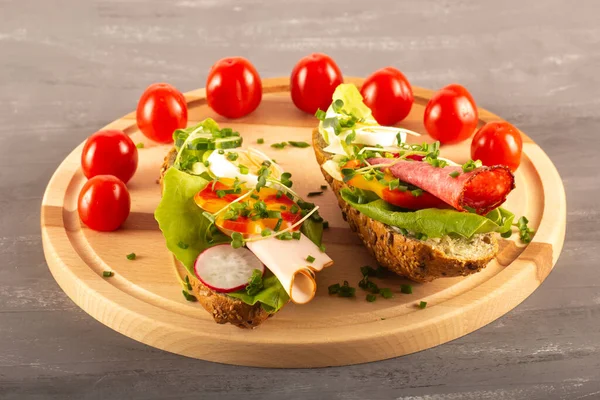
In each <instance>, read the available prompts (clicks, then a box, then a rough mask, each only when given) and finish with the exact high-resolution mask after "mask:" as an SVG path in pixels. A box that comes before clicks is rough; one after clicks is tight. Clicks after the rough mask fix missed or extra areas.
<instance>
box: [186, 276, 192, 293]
mask: <svg viewBox="0 0 600 400" xmlns="http://www.w3.org/2000/svg"><path fill="white" fill-rule="evenodd" d="M185 285H186V286H187V288H188V290H192V284H191V283H190V277H189V276H187V275H186V276H185Z"/></svg>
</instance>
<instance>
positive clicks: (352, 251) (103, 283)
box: [41, 78, 566, 368]
mask: <svg viewBox="0 0 600 400" xmlns="http://www.w3.org/2000/svg"><path fill="white" fill-rule="evenodd" d="M347 81H349V82H355V83H357V84H360V83H361V80H360V79H356V78H348V79H347ZM263 89H264V92H265V93H264V95H263V100H262V102H261V105H260V107H259V108H258V109H257V110H256V111H255V112H254V113H252V114H250V115H248V116H246V117H244V118H240V119H238V120H235V121H230V120H229V121H228V120H225V119H223V118H222V117H220V116H218V115H217V114H215V113H214V112H213V111H212V110H210V108H209V107H208V106H207V104H206V101H205V90H204V89H199V90H195V91H192V92H189V93H186V94H185V96H186V100H187V101H188V115H189V120H188V125H189V126H193V125H194V124H196V123H198V122H199V121H201V120H203V119H205V118H208V117H210V118H214V119H216V120H217V121H218V122H220V124H221V126H227V127H231V128H233V129H235V130H238V131H239V132H241V133H242V135H243V137H244V141H245V143H246V146H252V145H254V146H258V145H256V141H257V139H258V138H264V139H265V141H266V144H265V145H264V146H258V147H261V149H262V150H264V151H266V152H267V153H268V154H269V155H270V156H271V157H273V158H276V159H277V160H278V161H279V163H280V165H281V166H282V168H283V169H284V170H286V171H289V172H291V173H292V176H293V177H294V190H295V191H296V192H297V193H298V194H299V195H300V196H303V197H304V196H306V194H307V193H309V192H311V191H314V189H315V188H317V187H318V186H320V184H322V183H323V182H324V181H323V177H322V175H321V172H320V170H319V166H318V164H317V163H316V160H313V155H312V152H311V151H310V149H296V148H292V147H289V148H287V149H284V150H279V151H277V150H275V149H272V148H269V147H267V145H268V144H270V143H274V142H278V141H280V140H281V136H285V138H286V139H288V140H306V139H307V138H308V140H310V138H311V136H312V132H313V130H314V125H315V118H314V117H312V116H310V115H306V114H304V113H302V112H300V111H298V110H297V109H296V108H295V106H294V105H293V103H292V101H291V99H290V95H289V84H288V78H274V79H264V80H263ZM414 94H415V98H416V102H415V105H414V106H413V108H412V110H411V112H410V114H409V116H408V117H407V118H406V119H405V120H404V121H402V123H401V124H400V125H401V126H402V127H404V128H410V129H413V130H415V131H418V132H419V133H421V134H422V135H423V136H422V137H420V138H418V140H419V141H423V140H429V141H430V140H431V139H430V138H427V136H426V134H425V132H424V130H423V128H422V127H421V126H420V125H421V121H422V119H423V112H424V108H425V105H426V104H427V100H428V98H429V97H430V96H431V94H432V92H431V91H429V90H425V89H421V88H418V87H414ZM481 114H482V118H481V121H480V122H481V124H482V125H483V124H485V123H486V122H487V121H488V120H498V119H499V118H498V117H497V116H495V115H493V114H491V113H489V112H487V111H485V110H481ZM109 127H110V128H119V129H123V130H124V131H126V132H129V133H130V135H131V137H132V139H133V140H134V142H136V143H137V142H140V141H141V142H142V143H144V148H143V149H141V150H139V151H138V154H139V165H138V169H137V171H136V174H135V177H134V178H133V179H132V180H131V181H130V182H129V184H128V187H129V192H130V194H131V197H132V199H133V201H132V212H131V215H130V217H129V218H128V219H127V221H126V222H125V224H124V225H123V227H122V229H119V230H117V231H115V232H111V233H103V232H102V233H101V232H94V231H92V230H89V229H87V227H85V225H82V224H81V223H80V221H79V217H78V215H77V211H76V208H77V198H78V196H79V192H80V190H81V187H82V186H83V184H84V183H85V181H86V179H85V177H84V176H83V175H82V172H81V168H80V165H79V163H80V160H81V149H82V147H83V144H81V145H80V146H79V147H77V148H76V149H75V150H74V151H73V152H71V154H69V156H68V157H67V158H66V159H65V160H64V161H63V162H62V163H61V165H60V167H59V168H58V169H57V170H56V172H55V173H54V174H53V176H52V178H51V180H50V183H49V184H48V187H47V189H46V192H45V194H44V198H43V200H42V213H41V214H42V215H41V227H42V240H43V244H44V252H45V255H46V260H47V262H48V266H49V267H50V270H51V271H52V274H53V276H54V277H55V279H56V281H57V282H58V283H59V285H60V286H61V288H62V289H63V290H64V291H65V292H66V293H67V294H68V295H69V297H70V298H71V299H72V300H73V301H74V302H75V303H76V304H77V305H79V306H80V307H81V308H83V309H84V310H85V311H86V312H88V313H89V314H90V315H92V316H93V317H94V318H96V319H97V320H99V321H100V322H102V323H104V324H105V325H108V326H109V327H111V328H113V329H115V330H116V331H118V332H120V333H122V334H124V335H126V336H129V337H131V338H134V339H136V340H138V341H141V342H143V343H146V344H148V345H150V346H153V347H158V348H160V349H163V350H167V351H170V352H173V353H177V354H182V355H187V356H190V357H195V358H200V359H203V360H209V361H217V362H223V363H227V364H233V365H248V366H259V367H278V368H297V367H326V366H333V365H349V364H357V363H365V362H369V361H379V360H383V359H387V358H391V357H396V356H400V355H405V354H410V353H414V352H416V351H420V350H423V349H427V348H430V347H433V346H437V345H439V344H442V343H445V342H448V341H450V340H453V339H456V338H457V337H460V336H463V335H465V334H467V333H470V332H472V331H473V330H475V329H479V328H480V327H482V326H483V325H486V324H488V323H489V322H491V321H493V320H495V319H496V318H498V317H500V316H502V315H504V314H505V313H506V312H507V311H509V310H511V309H512V308H513V307H515V306H516V305H517V304H519V303H520V302H521V301H523V300H524V299H525V298H526V297H527V296H528V295H529V294H531V293H532V292H533V291H534V290H535V289H536V288H537V287H538V286H539V285H540V284H541V283H542V282H543V280H544V279H545V278H546V276H547V275H548V273H549V272H550V270H551V269H552V267H553V265H554V263H555V262H556V260H557V259H558V256H559V254H560V251H561V249H562V246H563V240H564V229H565V217H566V204H565V195H564V189H563V185H562V182H561V180H560V176H559V175H558V172H557V171H556V169H555V167H554V165H553V164H552V162H551V161H550V159H548V157H547V156H546V155H545V154H544V152H543V151H542V150H541V149H540V148H539V146H538V145H537V144H535V143H533V142H531V141H530V142H529V143H526V144H525V146H524V155H523V157H522V161H521V166H520V168H519V170H518V171H517V172H516V174H515V180H516V183H517V189H515V190H514V191H513V192H512V193H511V195H510V196H509V198H508V199H507V202H506V203H505V206H506V207H507V208H508V209H510V210H511V211H513V212H514V213H515V214H517V215H527V217H528V218H529V220H530V227H531V228H532V229H535V231H536V235H535V237H534V239H533V241H532V243H531V244H529V245H528V246H526V247H525V246H521V245H516V244H515V242H514V240H515V239H518V235H516V234H515V235H513V238H512V240H502V241H501V250H500V252H499V254H498V257H497V259H496V260H492V261H491V262H490V263H489V265H488V266H487V267H486V268H485V269H484V270H483V271H482V272H480V273H477V274H474V275H470V276H468V277H465V278H447V279H439V280H436V281H435V282H432V283H427V284H413V285H414V289H413V290H414V292H413V295H410V296H403V295H401V294H400V293H399V287H400V285H401V283H402V282H403V281H402V280H401V279H399V278H398V277H395V276H394V277H390V278H386V279H383V280H377V282H378V284H379V286H380V287H391V288H392V291H393V292H395V297H394V298H393V299H391V300H387V301H385V300H380V301H378V302H376V303H368V302H366V301H365V300H364V293H363V292H361V291H360V290H359V293H358V294H357V298H356V299H340V298H338V297H335V296H328V295H327V287H328V286H329V285H332V284H334V283H339V282H342V281H344V280H348V281H350V282H352V283H353V284H354V282H358V281H359V280H360V267H361V266H362V265H365V264H367V265H376V264H377V263H376V261H375V260H374V259H373V258H372V257H370V256H369V254H368V252H367V249H366V248H365V247H363V246H356V243H355V239H354V237H353V234H352V233H351V232H350V231H349V229H348V227H347V225H346V223H345V221H343V219H342V217H341V213H340V211H339V210H338V209H337V199H336V197H335V195H334V194H333V193H332V192H331V191H326V193H324V195H322V196H319V198H318V199H316V200H315V202H316V203H317V204H318V205H319V206H320V207H321V211H320V213H321V215H322V216H323V218H325V219H326V220H328V221H329V223H330V226H331V227H332V228H336V233H337V235H336V241H335V243H332V242H330V241H329V236H330V235H329V234H328V233H329V232H326V234H325V236H324V239H323V241H324V244H325V246H326V247H327V249H328V254H329V255H330V257H332V259H333V260H334V262H335V264H336V267H332V268H328V269H326V270H324V271H322V272H320V273H319V274H317V282H318V289H317V297H316V298H315V299H314V300H313V301H312V302H310V303H309V304H306V305H302V306H298V305H295V304H290V305H288V306H286V307H285V308H284V309H283V310H282V311H281V312H279V313H277V314H276V315H275V316H274V317H273V318H272V319H270V320H269V321H268V322H267V323H265V324H264V325H261V326H260V327H259V328H257V329H255V330H254V331H253V332H245V331H241V330H239V329H236V328H235V327H233V326H221V325H217V324H215V323H214V321H213V320H212V317H211V316H209V315H207V314H206V313H205V312H204V310H202V308H201V307H200V305H199V304H197V303H195V304H190V303H189V302H187V301H185V299H184V298H183V297H182V296H181V286H180V283H179V280H178V279H177V277H176V273H175V268H177V266H176V265H175V260H174V258H173V256H172V255H171V254H170V252H169V251H168V250H167V249H166V246H165V245H164V239H163V237H162V234H161V233H160V230H159V229H158V226H157V224H156V222H155V221H154V218H153V212H154V210H155V208H156V206H157V204H158V201H159V200H160V187H159V186H158V185H157V184H156V176H157V174H158V172H159V170H160V166H161V164H162V162H163V159H164V157H165V155H166V153H167V152H168V151H169V150H170V147H171V146H167V145H162V146H161V145H157V144H155V143H152V142H149V141H148V140H145V138H144V137H143V135H142V134H141V133H140V132H139V131H138V130H137V125H136V122H135V118H134V117H133V115H132V114H128V115H126V116H125V117H123V118H121V119H118V120H115V121H113V122H111V123H110V124H108V125H107V128H109ZM442 155H443V156H445V157H448V158H451V159H453V160H455V161H456V162H461V163H463V162H466V160H468V159H469V157H470V150H469V143H468V142H463V143H461V144H459V145H453V146H443V147H442ZM130 252H135V253H136V254H137V256H138V257H137V258H136V260H135V262H131V261H129V260H127V259H126V258H125V257H124V255H125V254H129V253H130ZM499 260H501V261H502V264H501V263H500V262H499ZM180 269H181V270H182V271H180V272H179V274H180V275H181V276H184V275H185V272H184V270H183V269H182V268H180ZM106 270H112V271H114V272H115V276H114V277H112V278H110V279H105V278H103V277H102V272H103V271H106ZM420 301H426V302H427V304H428V305H427V308H426V309H425V310H420V309H419V308H417V307H416V305H417V304H418V303H419V302H420ZM271 352H275V353H276V354H278V355H279V357H269V356H266V355H267V354H269V353H271Z"/></svg>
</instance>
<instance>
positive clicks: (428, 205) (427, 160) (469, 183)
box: [313, 84, 515, 282]
mask: <svg viewBox="0 0 600 400" xmlns="http://www.w3.org/2000/svg"><path fill="white" fill-rule="evenodd" d="M316 116H317V118H318V119H319V120H320V122H319V126H318V128H316V129H315V130H314V132H313V147H314V150H315V154H316V157H317V161H318V162H319V165H320V166H321V171H322V172H323V175H324V176H325V179H326V180H327V182H328V183H329V184H330V186H331V187H332V189H333V191H334V192H335V194H336V196H337V199H338V202H339V205H340V207H341V209H342V213H343V216H344V218H345V220H346V221H347V222H348V223H349V224H350V227H351V228H352V229H353V230H354V231H356V232H357V233H358V235H359V237H360V238H361V239H362V241H363V243H364V244H365V246H367V248H368V249H369V250H370V252H371V253H372V254H373V255H374V256H375V258H376V259H377V261H378V262H379V263H380V264H381V265H382V266H384V267H386V268H388V269H390V270H392V271H394V272H396V273H397V274H399V275H402V276H405V277H407V278H409V279H412V280H414V281H418V282H428V281H431V280H433V279H436V278H440V277H450V276H464V275H469V274H472V273H475V272H477V271H480V270H481V269H482V268H484V267H485V266H486V265H487V263H488V262H489V261H490V260H491V259H492V258H493V257H494V256H495V255H496V253H497V252H498V244H497V238H496V235H497V233H500V234H503V235H510V232H511V224H512V222H513V219H514V215H513V214H512V213H510V212H509V211H507V210H505V209H503V208H500V205H501V204H502V203H503V202H504V201H505V200H506V197H507V195H508V194H509V193H510V192H511V191H512V190H513V189H514V187H515V184H514V176H513V174H512V173H511V171H510V169H509V168H507V167H505V166H500V165H497V166H489V167H484V166H482V165H481V163H480V162H477V161H472V160H471V161H469V162H467V163H465V164H463V165H458V164H456V163H454V162H452V161H451V160H448V159H444V158H441V157H440V149H439V143H437V142H436V143H429V144H426V143H425V144H408V143H407V135H411V134H412V135H418V134H416V133H414V132H411V131H408V130H405V129H401V128H396V127H386V126H380V125H378V124H377V122H376V121H375V119H374V118H373V116H372V114H371V110H370V109H369V108H368V107H367V106H366V105H365V104H364V103H363V99H362V96H361V95H360V92H359V91H358V89H357V88H356V86H354V85H352V84H342V85H340V86H338V87H337V89H336V91H335V93H334V95H333V102H332V104H331V106H330V107H329V109H328V110H327V111H321V110H319V111H317V114H316ZM416 140H418V138H416ZM416 140H415V141H416Z"/></svg>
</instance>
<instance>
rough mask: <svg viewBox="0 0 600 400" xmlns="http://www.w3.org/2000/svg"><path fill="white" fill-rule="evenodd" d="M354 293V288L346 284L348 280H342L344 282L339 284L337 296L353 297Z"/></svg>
mask: <svg viewBox="0 0 600 400" xmlns="http://www.w3.org/2000/svg"><path fill="white" fill-rule="evenodd" d="M355 295H356V288H353V287H352V286H350V285H348V281H344V284H343V285H342V286H340V289H339V291H338V296H340V297H354V296H355Z"/></svg>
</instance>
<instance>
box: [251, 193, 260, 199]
mask: <svg viewBox="0 0 600 400" xmlns="http://www.w3.org/2000/svg"><path fill="white" fill-rule="evenodd" d="M250 197H251V198H253V199H254V200H258V199H260V197H258V195H257V194H256V193H252V194H251V195H250Z"/></svg>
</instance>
